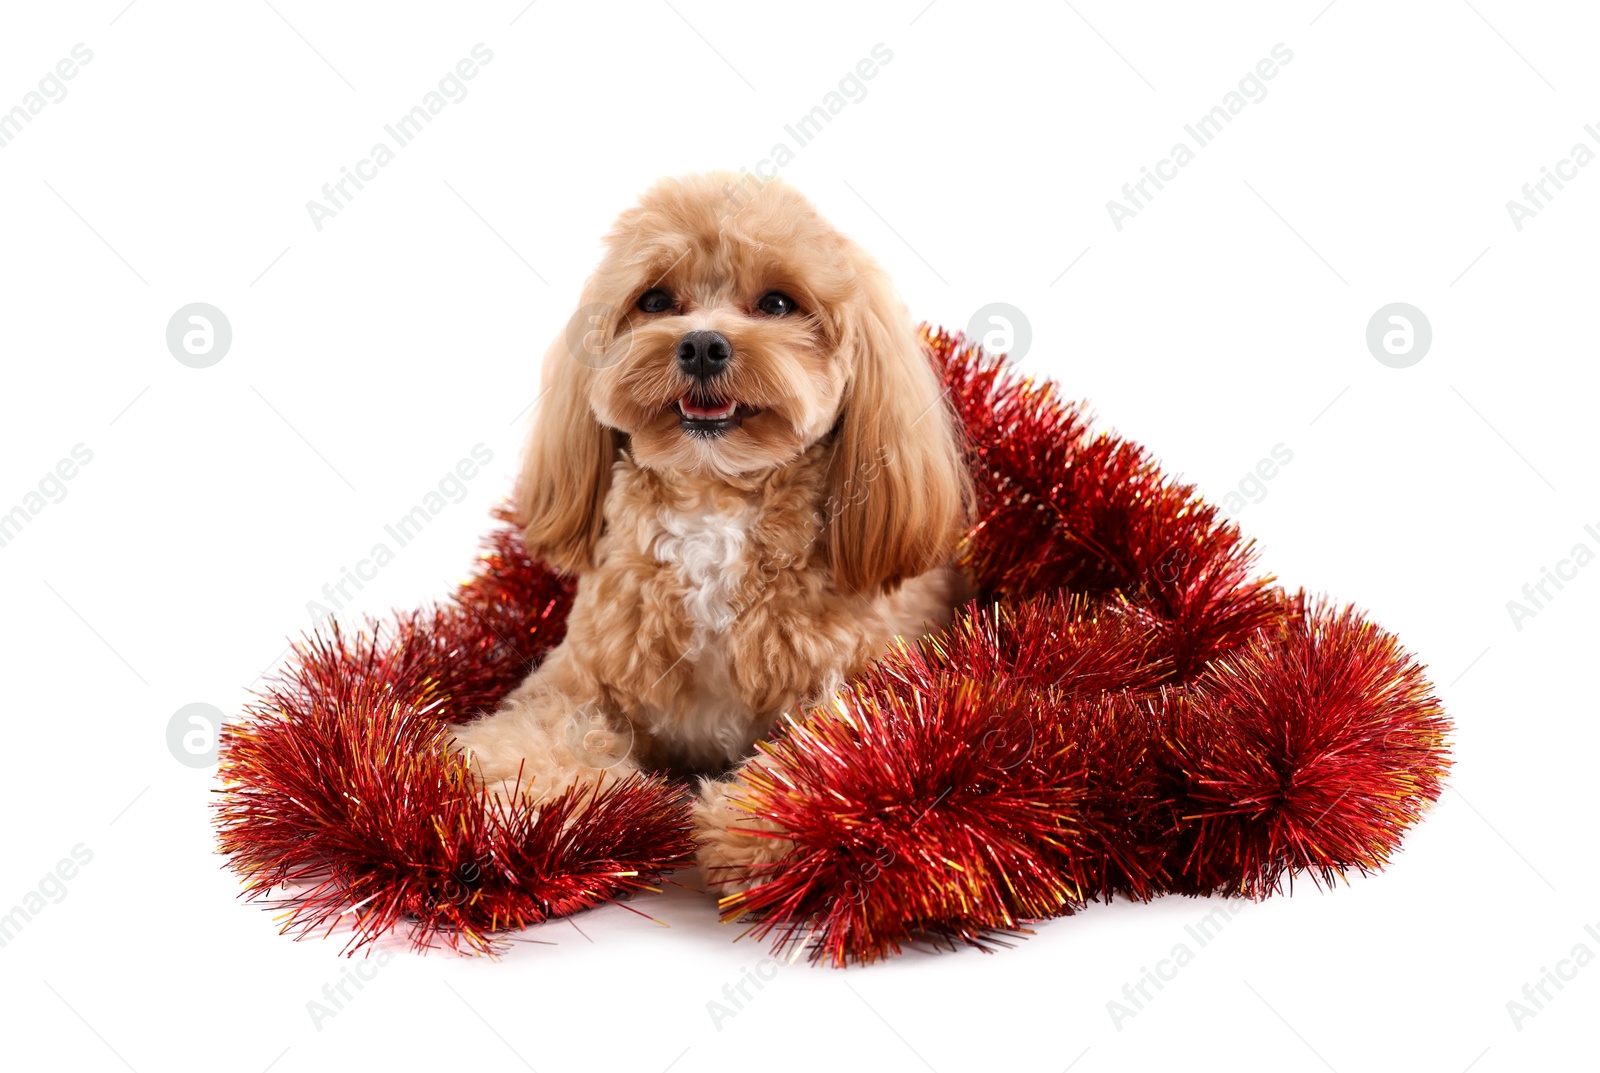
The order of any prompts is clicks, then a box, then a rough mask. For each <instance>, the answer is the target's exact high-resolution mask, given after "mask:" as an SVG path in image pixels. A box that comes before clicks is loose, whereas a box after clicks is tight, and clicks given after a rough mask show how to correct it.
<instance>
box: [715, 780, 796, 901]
mask: <svg viewBox="0 0 1600 1073" xmlns="http://www.w3.org/2000/svg"><path fill="white" fill-rule="evenodd" d="M740 789H741V787H740V784H739V782H738V780H737V778H735V780H734V781H731V782H719V781H717V780H715V779H705V780H702V781H701V784H700V796H699V798H698V800H696V801H695V803H694V826H695V843H696V848H695V859H696V860H697V861H699V863H700V870H701V871H702V872H703V873H704V875H705V880H706V884H707V886H708V887H709V888H710V889H711V890H712V892H713V893H715V894H716V895H717V896H718V897H720V898H725V897H727V896H728V895H730V894H738V893H741V892H743V891H747V890H750V889H751V888H752V887H758V886H760V885H761V884H762V883H765V882H766V881H767V880H768V879H770V878H771V877H772V874H773V871H774V868H775V866H776V865H777V863H778V862H779V861H781V860H782V859H783V858H784V857H785V856H787V855H788V853H789V851H790V850H792V849H793V848H794V843H793V842H792V841H790V840H789V839H787V838H784V837H782V834H783V828H782V827H780V826H779V825H778V824H776V823H773V822H772V821H771V820H767V819H763V818H761V817H760V816H756V815H753V814H751V813H750V812H748V811H746V810H745V809H744V808H742V807H740V806H739V804H738V801H739V800H740V797H739V794H740ZM756 831H760V832H771V834H766V833H763V834H753V833H747V832H756Z"/></svg>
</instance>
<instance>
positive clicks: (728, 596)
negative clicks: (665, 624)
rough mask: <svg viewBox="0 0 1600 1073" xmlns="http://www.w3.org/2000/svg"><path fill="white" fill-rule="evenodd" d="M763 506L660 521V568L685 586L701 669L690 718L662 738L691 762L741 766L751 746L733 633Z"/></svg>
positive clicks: (662, 730) (692, 649)
mask: <svg viewBox="0 0 1600 1073" xmlns="http://www.w3.org/2000/svg"><path fill="white" fill-rule="evenodd" d="M754 518H755V507H754V506H752V505H749V504H743V505H737V506H734V507H732V508H731V509H730V508H723V509H721V510H716V509H712V508H710V507H709V506H708V507H706V508H705V509H701V510H691V511H671V510H666V509H663V510H662V511H661V512H660V514H659V515H658V520H659V525H660V529H659V531H658V532H657V533H656V535H655V537H654V539H653V540H652V542H651V552H652V554H653V555H654V557H655V559H656V561H657V562H659V563H661V564H662V566H663V567H664V568H666V569H668V570H671V571H673V572H674V574H676V575H677V579H678V581H679V583H680V584H681V585H682V586H683V590H684V595H683V602H684V614H685V616H686V617H687V619H688V621H689V624H690V639H689V644H688V647H687V648H686V649H685V651H684V653H683V657H682V658H683V661H684V662H685V663H688V664H689V665H690V666H692V667H693V668H694V693H695V695H694V697H693V702H692V705H691V706H690V710H689V711H688V713H687V716H686V717H685V718H680V719H676V720H672V721H671V722H670V723H668V724H667V725H658V727H657V728H656V729H657V733H658V734H660V735H661V736H662V737H665V738H667V739H668V740H671V741H673V742H674V744H675V745H677V746H678V747H679V748H680V749H681V750H682V751H683V752H684V753H686V754H687V755H689V756H692V757H697V758H702V759H709V758H711V757H726V758H727V759H730V760H731V759H735V758H737V757H739V756H741V755H743V754H744V752H745V751H746V750H747V749H748V748H749V747H750V744H751V735H752V733H753V732H754V731H755V728H753V727H752V726H751V713H750V712H749V711H748V710H747V709H746V708H745V706H744V705H743V703H742V702H741V701H740V700H739V698H738V695H737V693H736V691H735V689H734V686H733V681H732V679H731V677H730V675H729V673H728V652H727V637H728V631H729V629H730V628H731V627H732V626H733V624H734V622H735V620H737V618H738V616H739V614H740V612H741V610H743V609H742V608H740V607H739V606H738V596H737V593H738V591H739V581H740V579H741V577H742V576H743V574H744V572H745V571H746V569H748V565H747V564H748V551H749V548H748V531H749V527H750V524H751V522H752V521H753V520H754Z"/></svg>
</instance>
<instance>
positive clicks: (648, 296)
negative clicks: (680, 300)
mask: <svg viewBox="0 0 1600 1073" xmlns="http://www.w3.org/2000/svg"><path fill="white" fill-rule="evenodd" d="M671 308H672V295H670V294H668V293H667V292H666V291H664V290H662V289H661V288H660V287H651V288H650V289H649V290H648V291H645V292H644V293H643V294H641V295H640V296H639V309H640V310H641V311H643V312H645V313H665V312H666V311H667V310H669V309H671Z"/></svg>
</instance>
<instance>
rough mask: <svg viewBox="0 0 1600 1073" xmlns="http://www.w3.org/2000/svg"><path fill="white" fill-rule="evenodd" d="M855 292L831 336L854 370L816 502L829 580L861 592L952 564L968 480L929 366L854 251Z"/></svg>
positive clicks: (869, 266)
mask: <svg viewBox="0 0 1600 1073" xmlns="http://www.w3.org/2000/svg"><path fill="white" fill-rule="evenodd" d="M856 260H857V261H858V262H859V263H858V265H857V269H856V275H857V280H858V282H859V285H860V290H859V292H858V293H857V294H856V296H855V297H854V298H853V299H852V300H851V301H849V302H847V303H844V305H843V307H842V308H841V309H838V310H836V315H837V317H838V323H837V332H838V341H839V348H840V351H841V353H842V354H843V355H844V356H845V358H846V359H847V360H848V361H849V363H850V367H851V380H850V386H849V388H848V389H847V391H846V395H845V401H844V407H843V412H842V413H841V415H840V418H839V426H838V429H837V431H836V432H835V434H834V435H835V437H836V438H835V441H834V446H833V455H832V459H831V461H830V464H829V473H828V485H829V487H828V498H827V500H826V502H825V505H824V507H823V514H824V518H823V522H824V525H825V526H826V532H827V551H828V559H829V563H830V565H831V566H832V567H833V573H834V577H835V579H836V580H837V581H838V582H839V583H840V584H841V585H842V586H845V587H847V588H849V589H851V590H853V591H855V592H858V593H861V594H863V595H867V594H870V593H872V592H874V591H877V590H882V589H890V590H892V589H893V588H895V587H896V586H898V585H899V584H900V582H902V581H905V580H906V579H907V578H912V577H915V576H917V575H918V574H921V573H924V572H926V571H928V570H931V569H933V568H934V567H936V566H939V565H941V564H943V563H946V562H948V561H949V559H950V557H951V555H952V554H953V553H954V551H955V547H956V544H957V543H958V542H959V541H960V539H961V537H962V536H963V535H964V533H965V531H966V528H967V525H968V523H969V518H970V515H971V509H972V507H971V505H972V480H971V476H970V474H969V473H968V471H967V467H966V463H965V461H964V460H963V458H962V452H961V445H960V441H959V439H958V435H957V430H956V427H955V421H954V418H953V417H952V415H951V411H950V407H949V405H948V403H947V402H946V400H945V397H944V392H943V388H942V386H941V384H940V383H939V378H938V375H937V374H936V373H935V372H934V369H933V364H932V362H931V360H930V359H929V357H928V354H927V352H926V351H925V350H924V349H923V347H922V345H921V343H920V342H919V341H918V339H917V336H916V333H915V332H914V331H913V330H912V327H911V321H910V318H909V317H908V316H907V315H906V313H905V309H904V307H903V306H902V305H901V303H900V300H899V298H898V296H897V295H896V294H895V293H894V290H893V288H892V287H891V286H890V284H889V280H888V277H887V276H886V275H885V274H884V273H883V271H882V269H880V268H878V266H877V265H876V264H874V263H872V262H871V261H870V260H869V259H868V258H867V257H866V256H865V255H864V254H861V253H859V251H857V252H856Z"/></svg>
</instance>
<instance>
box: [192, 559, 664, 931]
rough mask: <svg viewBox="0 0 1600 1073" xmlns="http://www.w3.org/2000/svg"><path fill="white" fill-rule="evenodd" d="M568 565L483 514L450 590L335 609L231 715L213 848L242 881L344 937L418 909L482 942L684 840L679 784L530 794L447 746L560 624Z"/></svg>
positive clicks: (422, 926) (290, 921)
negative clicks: (385, 611) (460, 582)
mask: <svg viewBox="0 0 1600 1073" xmlns="http://www.w3.org/2000/svg"><path fill="white" fill-rule="evenodd" d="M571 596H572V594H571V587H570V585H569V584H568V583H567V582H565V581H563V580H561V579H560V578H558V577H556V576H555V575H554V574H552V573H550V572H549V571H548V570H546V569H545V568H543V567H542V566H540V565H538V564H537V563H535V562H533V561H531V560H530V559H528V557H527V556H526V554H525V553H524V552H523V551H522V545H521V540H520V537H519V536H518V534H517V533H516V532H515V531H514V530H510V529H504V530H501V531H499V532H497V533H495V534H494V535H493V536H492V537H491V539H490V543H489V546H488V548H487V549H486V550H485V552H484V554H483V557H482V562H481V565H480V569H479V571H478V574H477V576H476V577H474V578H473V579H472V580H471V581H469V582H468V583H467V584H466V585H465V586H463V588H462V590H461V591H460V593H458V595H457V596H456V599H455V600H454V601H453V602H451V603H450V604H448V605H445V606H443V607H440V608H437V609H435V610H433V611H431V612H413V613H410V614H405V615H400V616H398V617H397V619H396V620H395V622H394V623H392V624H390V625H388V626H380V625H375V626H373V627H372V632H371V633H370V634H369V633H363V634H361V635H358V636H356V637H354V638H350V637H347V636H346V635H345V634H344V633H343V632H342V631H341V630H339V628H338V627H337V626H334V627H333V628H331V629H330V630H329V631H328V633H327V634H326V635H323V636H318V637H314V638H312V639H310V640H308V641H306V642H304V643H302V644H300V645H297V646H296V649H295V660H294V662H293V663H292V664H291V665H290V667H289V668H288V669H287V670H286V671H285V672H284V673H283V674H282V675H281V676H280V677H278V678H277V679H276V680H274V681H273V682H272V683H271V684H270V685H269V686H268V687H267V689H266V690H265V691H263V693H262V694H261V696H260V697H259V699H257V700H256V701H255V702H254V703H252V704H251V705H250V707H249V708H248V709H247V710H246V713H245V719H244V720H243V721H241V722H240V723H237V724H235V725H233V726H231V727H229V728H228V729H226V730H225V732H224V734H223V740H222V752H221V771H220V774H221V776H222V778H223V779H224V780H226V781H227V782H229V783H231V784H232V785H230V786H229V787H228V788H227V789H226V790H225V791H224V792H223V795H222V800H221V802H220V803H219V805H218V813H217V823H218V826H219V828H220V829H221V837H220V842H221V848H222V851H223V852H224V853H226V854H228V855H229V856H230V858H231V862H230V863H231V864H232V866H233V868H234V869H235V870H236V871H238V872H239V873H240V874H241V875H243V876H244V877H245V879H246V894H247V895H248V896H250V897H271V896H272V891H273V888H275V887H278V886H280V885H283V884H288V885H291V889H290V890H289V891H288V892H287V893H286V894H284V895H283V896H282V897H281V898H276V899H274V900H275V902H276V903H277V904H281V905H283V906H285V907H286V909H287V913H286V917H285V922H284V924H283V930H284V931H286V932H291V933H294V934H296V935H303V934H306V933H310V932H314V931H321V930H332V929H334V928H336V927H339V926H341V925H348V926H350V927H351V928H352V929H353V935H352V937H351V939H350V944H349V947H348V949H352V950H353V949H356V948H359V947H361V946H364V945H366V944H367V943H370V942H372V941H373V940H374V939H377V938H378V937H380V936H382V935H383V934H385V933H387V932H389V931H390V930H392V929H393V928H394V927H395V926H396V925H398V924H401V923H408V924H410V925H411V931H410V934H411V938H412V941H413V942H414V943H415V944H416V945H417V946H419V947H425V946H428V945H430V944H432V943H433V942H434V941H435V940H436V939H438V940H442V941H443V942H445V943H446V944H447V945H450V946H452V947H455V948H457V949H460V948H461V947H463V946H465V947H466V948H469V949H475V950H479V951H485V950H488V949H490V948H491V947H492V944H493V941H494V940H493V937H492V936H493V933H495V932H499V931H504V930H506V929H513V928H524V927H527V926H528V925H530V924H537V923H539V922H540V921H543V920H547V919H549V918H551V917H557V916H565V915H567V914H569V913H574V912H577V911H578V910H580V909H587V908H589V907H590V906H593V905H597V904H600V903H602V902H606V901H612V900H615V899H617V898H620V897H623V896H625V895H629V894H632V893H633V892H635V891H637V890H639V889H641V888H643V887H645V886H647V885H648V884H649V883H651V882H652V881H653V880H654V879H655V878H656V877H658V876H659V875H660V874H661V873H662V872H663V871H665V870H666V869H669V868H671V867H674V866H676V865H679V864H682V863H685V861H686V860H687V858H688V856H689V855H690V854H691V853H692V852H693V842H692V841H691V839H690V837H689V830H690V825H689V821H688V817H687V812H686V806H685V803H684V799H683V792H682V790H681V789H677V788H673V787H670V786H668V785H667V784H665V783H664V782H663V781H661V780H659V779H650V778H644V777H642V776H636V777H634V778H633V779H631V780H629V781H627V782H623V783H620V784H614V785H612V786H610V787H608V788H607V789H605V790H599V791H594V790H591V791H588V792H585V791H582V790H576V789H575V790H573V791H571V792H569V793H567V794H565V795H563V796H562V797H561V798H559V799H557V800H556V801H554V802H551V803H548V804H546V805H544V806H543V807H541V808H540V809H538V810H537V812H535V810H533V809H531V808H530V807H528V806H527V804H526V803H522V804H519V805H516V806H508V805H502V804H500V803H497V802H494V801H491V800H490V799H488V798H487V797H485V796H484V795H483V794H482V793H480V791H479V790H478V788H477V787H476V786H475V785H474V784H473V781H472V778H471V776H470V774H469V773H468V770H467V766H466V763H465V761H463V760H462V759H461V758H459V757H457V756H454V755H452V754H451V753H449V752H448V751H447V750H446V749H445V748H444V737H445V734H446V731H447V724H448V723H450V722H456V721H460V720H462V719H465V718H468V717H470V716H472V715H475V714H477V713H478V712H481V711H483V710H485V709H487V708H490V707H493V705H494V704H495V703H496V702H497V701H498V700H499V699H500V698H501V697H502V696H504V695H505V694H506V693H508V692H510V690H511V689H512V688H513V687H515V686H516V685H517V684H518V683H519V682H520V681H521V680H522V679H523V678H524V677H526V676H527V674H528V672H529V670H531V669H532V668H533V666H534V665H535V664H536V663H537V661H538V660H539V659H540V658H541V657H542V656H543V655H544V653H545V651H546V650H548V649H549V648H550V646H551V645H553V644H555V643H556V642H558V641H560V639H561V634H562V631H563V625H564V623H565V620H566V614H567V610H568V608H569V607H570V605H571Z"/></svg>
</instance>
